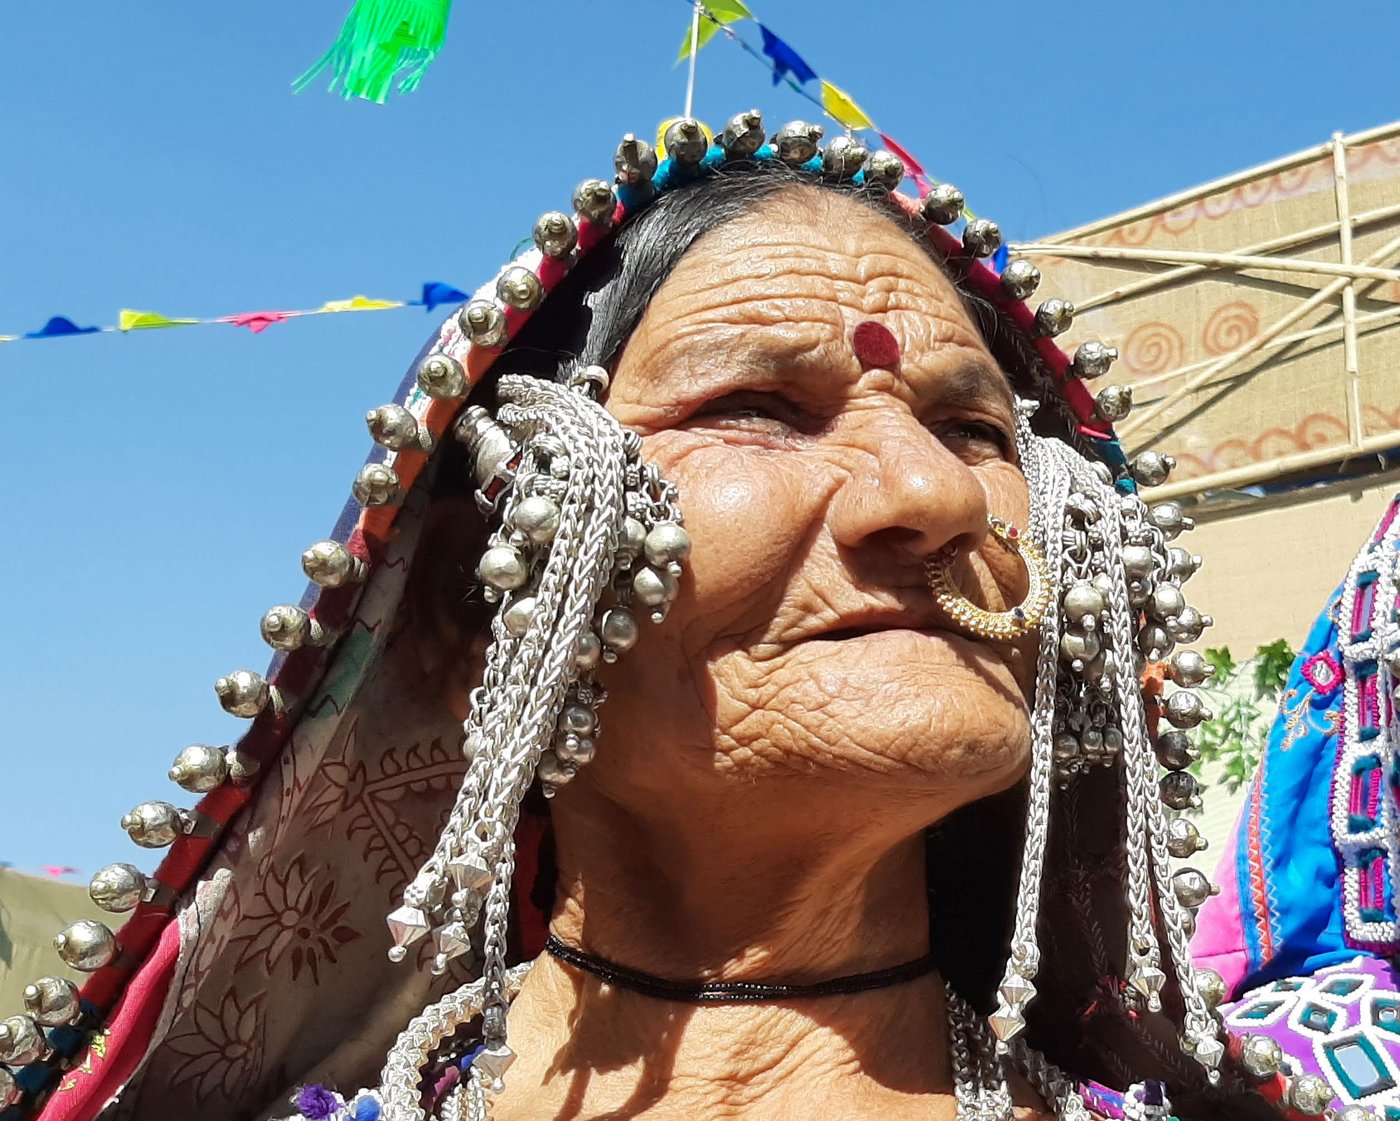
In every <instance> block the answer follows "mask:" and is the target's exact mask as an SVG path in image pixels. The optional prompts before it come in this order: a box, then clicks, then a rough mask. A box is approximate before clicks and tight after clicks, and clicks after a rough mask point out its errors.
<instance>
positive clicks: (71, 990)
mask: <svg viewBox="0 0 1400 1121" xmlns="http://www.w3.org/2000/svg"><path fill="white" fill-rule="evenodd" d="M23 998H24V1008H25V1011H26V1012H28V1013H29V1014H30V1015H31V1016H32V1017H34V1022H35V1023H36V1024H38V1025H39V1026H40V1027H45V1028H61V1027H67V1026H68V1025H69V1024H76V1023H77V1022H78V1021H79V1020H81V1019H82V1017H83V1007H82V1002H81V1001H80V1000H79V999H78V986H77V985H75V984H73V982H72V981H69V980H68V979H67V978H64V977H40V978H39V979H38V980H37V981H35V982H34V983H33V984H32V985H25V986H24V994H23Z"/></svg>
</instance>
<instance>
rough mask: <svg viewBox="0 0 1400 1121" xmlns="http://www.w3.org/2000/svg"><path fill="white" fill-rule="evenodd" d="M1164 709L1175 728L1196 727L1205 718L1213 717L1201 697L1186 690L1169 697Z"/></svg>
mask: <svg viewBox="0 0 1400 1121" xmlns="http://www.w3.org/2000/svg"><path fill="white" fill-rule="evenodd" d="M1162 711H1163V714H1164V715H1165V716H1166V718H1167V720H1168V721H1169V722H1170V723H1171V725H1172V726H1173V727H1175V728H1194V727H1195V726H1196V725H1197V724H1199V723H1201V722H1202V721H1203V720H1209V719H1211V715H1212V714H1211V711H1210V709H1208V708H1206V706H1205V705H1204V704H1203V703H1202V702H1201V698H1200V697H1198V696H1196V694H1195V693H1188V692H1186V691H1185V690H1182V691H1181V692H1179V693H1173V694H1172V695H1171V696H1170V697H1168V698H1167V703H1166V704H1165V705H1164V706H1163V708H1162Z"/></svg>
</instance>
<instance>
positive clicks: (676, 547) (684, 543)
mask: <svg viewBox="0 0 1400 1121" xmlns="http://www.w3.org/2000/svg"><path fill="white" fill-rule="evenodd" d="M690 547H691V542H690V534H689V533H687V532H686V531H685V527H684V526H681V525H678V524H677V523H676V522H660V523H659V524H657V525H654V526H652V528H651V531H650V532H649V533H648V534H647V535H646V537H645V539H644V540H643V543H642V548H643V549H644V550H645V552H646V555H647V560H648V561H650V562H651V563H652V564H654V565H656V566H657V567H658V568H662V567H664V566H666V565H668V564H672V563H677V564H679V563H681V562H683V561H684V560H686V558H688V557H689V556H690Z"/></svg>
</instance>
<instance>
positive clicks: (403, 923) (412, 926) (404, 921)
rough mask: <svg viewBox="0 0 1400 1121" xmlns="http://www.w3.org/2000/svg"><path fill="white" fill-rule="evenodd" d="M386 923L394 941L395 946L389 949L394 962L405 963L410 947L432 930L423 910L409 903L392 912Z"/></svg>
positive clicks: (390, 957) (386, 918)
mask: <svg viewBox="0 0 1400 1121" xmlns="http://www.w3.org/2000/svg"><path fill="white" fill-rule="evenodd" d="M384 921H385V923H386V924H387V925H388V927H389V933H390V935H391V936H392V937H393V939H394V944H393V946H391V947H390V948H389V960H390V961H392V962H400V961H403V959H404V958H405V957H407V956H408V947H409V946H411V945H413V943H415V942H417V941H418V939H420V938H422V937H423V936H424V935H426V934H427V933H428V931H429V930H430V929H431V927H430V926H429V924H428V918H427V916H426V915H425V914H424V913H423V909H422V908H421V907H412V906H409V905H408V904H407V903H405V904H404V905H403V906H402V907H396V908H395V909H394V910H392V911H390V912H389V914H388V915H387V916H386V917H385V919H384Z"/></svg>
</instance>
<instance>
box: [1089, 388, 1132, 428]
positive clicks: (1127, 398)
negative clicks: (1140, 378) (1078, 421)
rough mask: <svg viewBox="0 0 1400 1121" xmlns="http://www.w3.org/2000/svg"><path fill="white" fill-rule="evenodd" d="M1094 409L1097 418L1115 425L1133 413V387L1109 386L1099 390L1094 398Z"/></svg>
mask: <svg viewBox="0 0 1400 1121" xmlns="http://www.w3.org/2000/svg"><path fill="white" fill-rule="evenodd" d="M1094 407H1095V408H1096V409H1097V410H1098V414H1099V416H1101V417H1103V419H1104V420H1106V421H1108V423H1109V424H1116V423H1117V422H1118V421H1120V420H1123V419H1124V418H1126V417H1127V415H1128V414H1129V413H1131V412H1132V411H1133V387H1132V386H1131V385H1109V386H1105V387H1104V388H1103V389H1100V390H1099V393H1098V396H1097V397H1095V398H1094Z"/></svg>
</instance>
